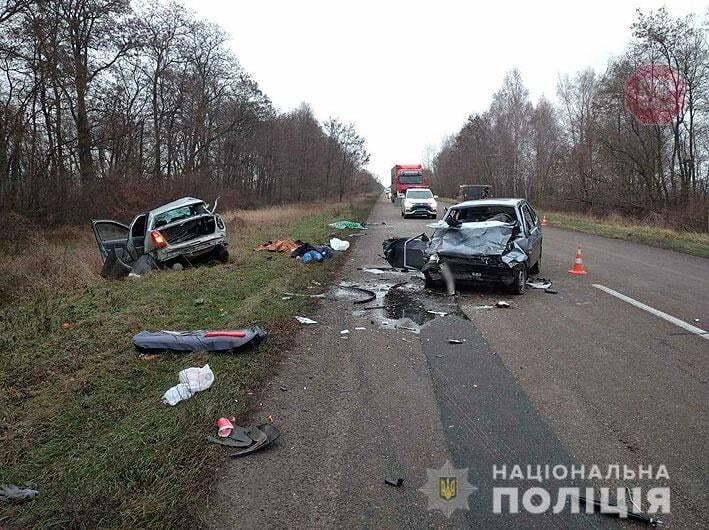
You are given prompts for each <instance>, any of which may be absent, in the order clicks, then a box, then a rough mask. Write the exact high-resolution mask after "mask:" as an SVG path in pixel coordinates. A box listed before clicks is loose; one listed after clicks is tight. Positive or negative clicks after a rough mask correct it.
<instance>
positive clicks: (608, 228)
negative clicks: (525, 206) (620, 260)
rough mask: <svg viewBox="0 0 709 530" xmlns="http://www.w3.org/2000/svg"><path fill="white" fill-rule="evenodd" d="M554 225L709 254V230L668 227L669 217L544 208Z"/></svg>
mask: <svg viewBox="0 0 709 530" xmlns="http://www.w3.org/2000/svg"><path fill="white" fill-rule="evenodd" d="M542 213H543V214H545V215H546V216H547V220H548V221H549V224H550V225H551V226H558V227H560V228H570V229H572V230H578V231H579V232H586V233H589V234H596V235H599V236H604V237H612V238H614V239H626V240H629V241H636V242H638V243H644V244H646V245H650V246H654V247H660V248H667V249H670V250H676V251H678V252H685V253H687V254H693V255H695V256H702V257H709V234H708V233H706V232H691V231H688V230H675V229H671V228H667V220H665V219H663V218H658V219H653V218H651V217H648V218H646V219H644V220H643V221H637V220H634V219H628V218H627V217H623V216H621V215H618V214H610V215H608V216H606V217H595V216H590V215H583V214H577V213H560V212H552V211H542Z"/></svg>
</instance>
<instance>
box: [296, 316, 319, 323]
mask: <svg viewBox="0 0 709 530" xmlns="http://www.w3.org/2000/svg"><path fill="white" fill-rule="evenodd" d="M295 319H296V320H297V321H298V322H300V323H301V324H317V321H316V320H312V319H310V318H307V317H299V316H296V317H295Z"/></svg>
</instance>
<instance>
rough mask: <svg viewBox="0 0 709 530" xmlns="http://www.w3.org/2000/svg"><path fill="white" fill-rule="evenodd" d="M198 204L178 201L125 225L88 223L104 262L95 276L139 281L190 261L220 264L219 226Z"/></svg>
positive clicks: (223, 254) (222, 239) (222, 232)
mask: <svg viewBox="0 0 709 530" xmlns="http://www.w3.org/2000/svg"><path fill="white" fill-rule="evenodd" d="M215 210H216V201H215V204H214V207H213V208H212V209H211V210H210V208H209V206H208V205H207V204H206V203H205V202H204V201H203V200H201V199H195V198H193V197H184V198H182V199H178V200H176V201H173V202H170V203H168V204H165V205H163V206H160V207H159V208H155V209H154V210H150V211H149V212H145V213H141V214H139V215H137V216H136V217H135V218H134V219H133V221H132V222H131V223H130V225H125V224H123V223H120V222H118V221H113V220H108V219H93V220H92V221H91V225H92V227H93V231H94V234H95V236H96V243H97V244H98V248H99V251H100V252H101V255H102V257H103V260H104V265H103V269H102V270H101V276H103V277H104V278H119V277H123V276H127V275H129V274H135V275H141V274H143V273H144V272H146V271H148V270H150V269H154V268H158V267H173V266H174V267H179V266H185V265H191V264H192V263H193V262H195V261H210V260H217V261H221V262H224V263H226V261H228V259H229V252H228V251H227V246H228V244H229V243H228V239H227V234H226V225H225V224H224V220H223V219H222V218H221V217H220V216H219V215H217V214H216V213H214V212H215Z"/></svg>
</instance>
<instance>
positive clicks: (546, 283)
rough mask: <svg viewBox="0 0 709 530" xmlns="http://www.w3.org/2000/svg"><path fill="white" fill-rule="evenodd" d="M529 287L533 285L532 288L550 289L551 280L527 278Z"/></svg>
mask: <svg viewBox="0 0 709 530" xmlns="http://www.w3.org/2000/svg"><path fill="white" fill-rule="evenodd" d="M527 287H531V288H532V289H549V287H551V280H547V279H545V278H534V279H533V280H527Z"/></svg>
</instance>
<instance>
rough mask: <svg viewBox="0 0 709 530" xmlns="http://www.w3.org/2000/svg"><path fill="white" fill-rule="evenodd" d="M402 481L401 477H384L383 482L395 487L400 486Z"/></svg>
mask: <svg viewBox="0 0 709 530" xmlns="http://www.w3.org/2000/svg"><path fill="white" fill-rule="evenodd" d="M403 483H404V479H403V478H385V479H384V484H388V485H389V486H394V487H396V488H398V487H400V486H401V485H402V484H403Z"/></svg>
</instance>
